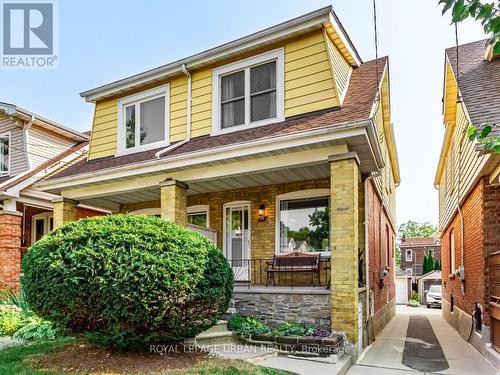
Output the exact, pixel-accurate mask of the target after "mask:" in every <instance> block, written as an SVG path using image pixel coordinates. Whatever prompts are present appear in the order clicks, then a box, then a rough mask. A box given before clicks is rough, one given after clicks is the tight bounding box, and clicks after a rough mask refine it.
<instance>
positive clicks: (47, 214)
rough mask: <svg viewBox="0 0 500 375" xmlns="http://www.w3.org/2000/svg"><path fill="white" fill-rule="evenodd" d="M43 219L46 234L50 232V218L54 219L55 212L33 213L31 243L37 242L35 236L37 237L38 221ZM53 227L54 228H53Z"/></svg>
mask: <svg viewBox="0 0 500 375" xmlns="http://www.w3.org/2000/svg"><path fill="white" fill-rule="evenodd" d="M40 219H43V232H44V233H43V235H44V236H45V235H46V234H47V233H49V225H50V219H52V220H54V214H53V213H52V212H44V213H41V214H37V215H33V216H32V217H31V245H34V244H35V243H36V241H35V237H36V225H35V223H36V221H37V220H40ZM52 229H53V228H52Z"/></svg>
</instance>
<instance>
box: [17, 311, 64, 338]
mask: <svg viewBox="0 0 500 375" xmlns="http://www.w3.org/2000/svg"><path fill="white" fill-rule="evenodd" d="M57 334H58V330H57V329H56V328H54V326H53V325H52V323H51V322H49V321H47V320H43V319H41V318H39V317H37V316H30V317H28V318H26V319H24V320H23V321H22V323H21V327H20V328H19V329H18V330H17V331H16V333H14V338H16V339H21V340H53V339H54V338H55V337H56V335H57Z"/></svg>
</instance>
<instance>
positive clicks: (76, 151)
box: [0, 102, 103, 291]
mask: <svg viewBox="0 0 500 375" xmlns="http://www.w3.org/2000/svg"><path fill="white" fill-rule="evenodd" d="M88 139H89V136H88V135H87V134H82V133H79V132H77V131H74V130H72V129H70V128H67V127H65V126H63V125H61V124H58V123H56V122H54V121H52V120H48V119H46V118H44V117H42V116H40V115H37V114H35V113H32V112H30V111H28V110H26V109H23V108H19V107H17V106H15V105H13V104H8V103H1V102H0V284H2V285H6V286H7V287H10V288H12V289H13V290H15V291H19V287H20V275H21V258H22V256H23V255H24V254H25V252H26V251H27V249H28V247H29V246H31V245H32V244H34V243H35V242H36V241H37V240H39V239H40V238H41V237H42V236H43V235H44V234H46V233H47V232H49V231H50V230H52V228H53V223H54V220H55V218H54V214H53V208H54V203H53V202H54V200H55V199H57V198H58V196H57V195H54V194H51V193H47V192H42V191H39V190H37V189H35V188H33V185H34V184H35V183H36V182H37V181H39V180H41V179H42V178H45V177H48V176H50V175H51V174H53V173H55V172H57V171H61V170H63V169H64V168H67V167H68V166H70V165H71V164H72V163H74V162H76V161H77V160H78V159H80V158H83V157H85V154H86V152H87V149H88ZM102 212H103V211H102V210H95V209H92V208H90V207H86V206H84V205H80V206H79V207H78V208H77V212H76V214H77V217H78V218H81V217H86V216H92V215H96V214H102Z"/></svg>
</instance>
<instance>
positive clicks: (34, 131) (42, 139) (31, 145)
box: [28, 125, 75, 168]
mask: <svg viewBox="0 0 500 375" xmlns="http://www.w3.org/2000/svg"><path fill="white" fill-rule="evenodd" d="M73 145H75V142H74V141H72V140H70V139H67V138H64V137H61V136H59V135H57V134H55V133H52V132H49V131H47V130H45V129H42V128H40V127H38V126H35V125H33V126H32V127H31V128H30V130H29V131H28V150H29V158H30V161H31V168H36V167H37V166H39V165H40V164H42V163H45V162H46V161H47V160H50V159H52V158H53V157H55V156H57V155H59V154H60V153H61V152H64V151H66V150H67V149H68V148H70V147H72V146H73Z"/></svg>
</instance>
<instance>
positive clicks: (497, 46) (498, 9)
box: [439, 0, 500, 154]
mask: <svg viewBox="0 0 500 375" xmlns="http://www.w3.org/2000/svg"><path fill="white" fill-rule="evenodd" d="M439 4H444V6H443V15H444V14H445V13H446V12H448V11H450V10H451V22H452V23H455V24H457V23H459V22H462V21H463V20H465V19H467V18H474V19H475V20H477V21H480V22H481V24H482V25H483V29H484V32H485V33H486V34H488V35H490V36H491V38H490V40H489V43H490V44H491V45H492V56H493V57H495V56H500V0H495V1H492V2H491V3H483V2H482V1H481V0H439ZM477 125H479V126H477ZM494 129H495V130H496V131H498V133H496V134H497V135H496V136H495V135H492V134H495V132H493V133H492V131H493V130H494ZM499 133H500V124H496V123H486V124H473V125H472V126H471V127H470V128H469V129H468V130H467V135H468V137H469V139H470V140H477V141H478V142H479V143H480V144H481V145H482V146H483V149H484V150H485V151H490V152H494V153H497V154H499V153H500V136H498V134H499Z"/></svg>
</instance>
